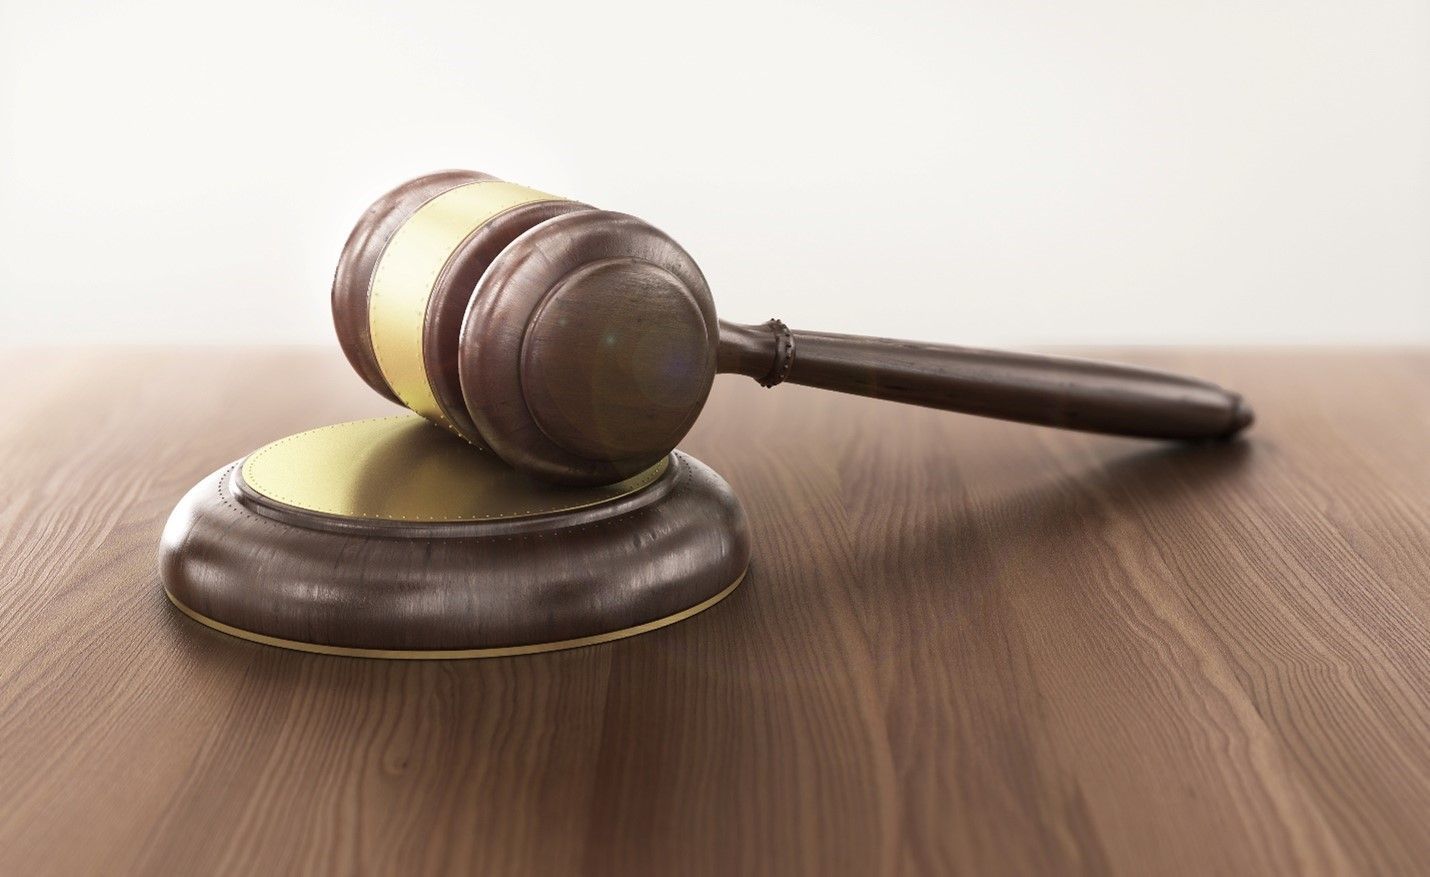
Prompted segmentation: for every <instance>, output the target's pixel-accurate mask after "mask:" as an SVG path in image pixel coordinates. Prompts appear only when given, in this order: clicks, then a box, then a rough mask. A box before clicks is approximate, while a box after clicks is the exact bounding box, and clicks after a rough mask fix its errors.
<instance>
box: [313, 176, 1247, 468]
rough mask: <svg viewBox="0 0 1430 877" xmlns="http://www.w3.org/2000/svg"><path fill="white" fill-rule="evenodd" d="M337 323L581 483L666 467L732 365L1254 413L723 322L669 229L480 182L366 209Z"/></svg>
mask: <svg viewBox="0 0 1430 877" xmlns="http://www.w3.org/2000/svg"><path fill="white" fill-rule="evenodd" d="M333 320H334V322H335V323H336V325H337V331H338V338H339V340H340V341H341V343H342V347H343V352H344V353H345V354H346V355H347V357H348V360H349V362H351V363H352V366H353V368H354V369H356V370H357V372H358V374H359V375H361V376H362V378H363V380H365V381H367V383H368V384H369V385H371V386H372V388H373V389H375V390H377V391H378V392H379V393H381V394H382V395H384V396H386V397H388V398H389V399H392V400H393V401H394V402H397V403H399V404H402V405H405V406H407V407H408V408H411V409H412V410H413V411H416V412H417V413H418V414H421V415H423V416H424V417H427V418H429V419H430V420H432V421H434V422H436V423H438V424H440V425H441V426H443V427H446V428H447V429H449V430H451V431H452V432H454V433H456V434H457V435H460V436H461V437H462V438H465V439H466V440H467V441H469V442H471V443H472V444H474V445H478V446H480V447H485V448H489V449H490V450H491V451H493V452H494V453H496V454H497V455H498V456H499V457H501V458H502V459H503V460H505V461H506V462H507V463H509V464H511V465H512V466H515V467H518V468H520V469H523V470H525V471H528V472H531V473H533V474H535V475H538V476H540V477H542V478H545V479H548V480H551V481H555V482H560V483H568V484H597V483H606V482H612V481H616V480H619V479H621V478H625V477H627V476H630V475H633V474H635V473H637V472H639V471H641V470H643V469H646V468H647V467H649V466H651V465H653V464H654V463H656V462H658V461H659V460H660V459H661V458H662V457H663V456H664V455H666V454H668V453H669V452H670V451H671V449H673V448H674V447H675V445H676V444H677V443H678V442H679V441H680V440H681V438H683V437H684V436H685V433H686V432H687V431H688V430H689V429H690V427H691V426H692V425H693V424H694V423H695V418H696V417H697V416H698V415H699V413H700V409H701V407H702V406H703V405H704V404H705V398H706V396H708V395H709V393H710V386H711V384H712V382H713V381H714V378H715V374H716V373H717V372H726V373H734V374H742V375H748V376H749V377H752V378H754V379H755V380H757V381H759V382H760V383H761V384H762V385H764V386H766V387H773V386H775V385H777V384H780V383H784V382H789V383H795V384H804V385H807V386H812V387H822V388H824V389H827V390H837V391H839V392H843V393H856V394H858V395H862V396H872V397H875V398H879V399H889V400H892V401H895V402H907V403H910V404H914V405H925V406H928V407H932V408H943V409H946V410H949V411H962V412H966V413H969V414H978V415H982V416H985V417H997V418H1002V419H1004V420H1017V421H1022V422H1024V423H1037V424H1044V425H1047V426H1057V427H1062V428H1065V429H1076V430H1084V431H1088V432H1100V433H1111V434H1116V435H1127V436H1141V437H1146V438H1161V439H1182V440H1199V439H1225V438H1230V437H1231V436H1234V435H1236V434H1237V433H1238V432H1240V431H1241V430H1242V429H1244V428H1246V426H1247V425H1249V424H1250V423H1251V421H1252V413H1251V409H1250V408H1249V407H1248V406H1247V405H1246V403H1245V402H1244V401H1243V400H1242V398H1241V397H1240V396H1239V395H1237V394H1236V393H1232V392H1228V391H1227V390H1224V389H1222V388H1221V387H1218V386H1216V385H1214V384H1210V383H1207V382H1204V381H1199V380H1195V379H1192V378H1187V377H1182V376H1180V375H1174V374H1168V373H1165V372H1159V371H1152V370H1149V369H1142V368H1134V367H1130V366H1123V365H1113V364H1109V363H1101V362H1092V361H1086V360H1078V359H1069V358H1065V357H1054V356H1033V355H1029V354H1023V353H1008V352H1001V351H992V350H975V349H971V348H964V347H952V346H945V345H938V344H925V343H920V342H913V341H893V340H889V339H884V338H861V337H858V336H853V335H836V334H831V333H825V332H793V331H791V330H790V329H789V328H788V327H786V326H785V325H784V323H782V322H780V321H779V320H770V321H769V322H767V323H764V324H761V325H753V326H746V325H739V324H735V323H729V322H726V321H724V320H717V318H716V316H715V304H714V301H713V300H712V298H711V295H710V288H709V287H708V286H707V285H706V282H705V278H704V276H703V275H702V274H701V273H700V269H699V268H698V267H697V266H696V264H695V261H694V260H693V259H691V258H690V255H689V254H687V253H686V252H685V250H683V249H681V247H680V246H679V245H678V244H676V243H675V241H673V240H671V238H669V237H668V236H666V235H665V234H664V233H663V232H661V231H660V230H658V229H656V228H655V227H654V226H651V225H649V224H647V223H645V222H643V221H641V220H640V219H637V218H635V217H633V216H627V215H625V214H622V213H613V212H611V211H607V210H597V209H595V208H593V207H590V206H588V205H585V204H581V203H579V202H576V201H570V200H566V199H563V198H558V197H556V196H553V195H547V194H544V193H542V192H537V191H535V190H532V189H527V188H525V187H522V186H518V185H515V184H513V183H508V182H505V181H502V180H498V179H496V178H495V177H492V176H489V175H487V174H481V173H476V172H472V171H445V172H441V173H435V174H429V175H427V176H423V177H419V178H417V179H415V180H412V181H410V182H408V183H405V184H403V185H402V186H399V187H398V188H396V189H393V190H392V191H391V192H388V193H387V194H386V195H384V196H382V197H381V198H379V199H378V200H377V202H376V203H375V204H373V205H372V207H370V208H369V209H368V211H367V212H366V213H365V214H364V215H363V217H362V219H360V220H359V221H358V224H357V226H356V227H355V228H354V229H353V232H352V235H351V236H350V237H349V238H348V241H347V244H346V245H345V246H344V248H343V253H342V256H341V258H340V260H339V262H338V269H337V274H336V276H335V278H334V280H333Z"/></svg>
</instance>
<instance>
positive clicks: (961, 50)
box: [0, 0, 1430, 343]
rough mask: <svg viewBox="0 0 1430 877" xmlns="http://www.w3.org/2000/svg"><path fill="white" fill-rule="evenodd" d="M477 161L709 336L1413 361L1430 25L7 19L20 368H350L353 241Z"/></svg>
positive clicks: (750, 13) (554, 5) (624, 17)
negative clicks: (118, 345) (57, 354)
mask: <svg viewBox="0 0 1430 877" xmlns="http://www.w3.org/2000/svg"><path fill="white" fill-rule="evenodd" d="M444 167H472V168H476V169H480V170H485V171H488V172H491V173H495V174H497V175H499V176H503V177H506V178H508V179H512V180H515V181H518V182H523V183H526V184H528V185H532V186H535V187H537V188H542V189H546V190H549V191H555V192H559V193H563V194H568V195H571V196H573V197H576V198H579V199H582V200H586V201H590V202H593V203H595V204H598V205H600V206H603V207H608V208H611V209H616V210H623V211H627V212H632V213H636V214H638V215H640V216H643V217H645V218H646V219H648V220H650V221H652V222H653V223H655V224H656V225H658V226H661V227H662V228H664V229H665V230H666V231H668V232H670V233H671V234H673V235H674V236H675V237H676V239H677V240H679V241H681V242H682V243H683V244H684V245H685V246H686V248H688V249H689V250H690V251H691V252H692V253H693V254H694V255H695V257H696V259H697V260H698V261H699V262H700V263H701V265H702V267H703V268H704V270H705V272H706V274H707V276H708V277H709V278H710V281H711V284H712V286H713V287H714V289H715V292H716V299H717V302H718V303H719V307H720V311H721V314H722V316H725V317H728V318H731V319H739V320H746V321H760V320H764V319H766V318H767V317H770V316H774V315H778V316H780V317H782V318H784V319H785V320H786V321H787V322H789V323H790V324H791V325H795V326H803V327H806V328H822V329H831V330H846V331H864V332H870V333H878V334H886V335H895V336H905V337H913V338H924V339H941V340H948V341H964V342H973V343H991V342H1013V343H1042V342H1064V341H1065V342H1086V341H1113V342H1147V343H1162V342H1226V343H1239V342H1337V343H1341V342H1344V343H1360V342H1405V341H1420V342H1423V341H1427V340H1430V3H1427V2H1425V0H1344V2H1317V0H1288V2H1276V3H1272V2H1260V3H1242V2H1192V0H1186V2H1176V0H1163V2H1150V3H1149V2H1143V0H1128V2H1115V0H1080V2H1074V3H1055V2H1029V0H988V2H980V3H967V2H958V3H952V2H941V0H922V2H914V3H875V2H868V0H866V2H859V3H839V4H835V3H809V4H801V5H780V4H774V3H766V2H745V0H737V2H725V3H718V4H713V5H710V6H706V7H702V8H696V7H694V6H691V5H689V4H686V3H681V2H677V0H667V2H653V3H644V4H631V3H622V2H590V0H587V2H570V0H556V2H522V0H505V2H501V3H494V2H472V0H467V2H451V3H447V2H439V0H409V2H405V3H399V2H393V3H388V4H379V3H373V2H359V3H331V4H318V3H282V2H278V3H274V2H266V0H261V2H242V3H230V4H196V3H187V2H182V3H181V2H166V3H137V2H123V0H121V2H108V3H84V4H81V3H57V2H34V0H0V341H10V342H17V341H18V342H88V341H92V340H98V339H106V340H110V339H117V340H126V341H127V340H133V341H184V342H210V341H234V340H243V341H261V342H268V341H273V342H278V341H282V342H289V341H316V342H320V343H331V339H332V332H331V328H330V325H329V322H328V314H327V288H328V283H329V279H330V273H331V270H332V266H333V261H334V258H335V257H336V255H337V252H338V249H339V247H340V246H341V244H342V241H343V239H344V237H345V236H346V234H347V231H348V228H349V227H350V225H351V223H352V221H353V220H355V219H356V218H357V216H358V215H359V214H360V213H361V211H362V210H363V209H364V208H365V207H366V205H367V203H368V202H369V201H370V200H371V199H372V198H373V197H375V196H376V195H377V194H379V193H380V192H381V191H383V190H384V189H386V188H388V187H389V186H392V185H394V184H396V183H398V182H400V181H401V180H403V179H405V178H407V177H409V176H413V175H415V174H418V173H421V172H424V171H428V170H433V169H438V168H444Z"/></svg>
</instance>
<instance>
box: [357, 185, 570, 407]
mask: <svg viewBox="0 0 1430 877" xmlns="http://www.w3.org/2000/svg"><path fill="white" fill-rule="evenodd" d="M556 200H560V199H558V198H557V197H556V196H555V195H548V194H546V193H545V192H538V191H536V190H535V189H528V188H526V187H525V186H518V185H516V184H515V183H507V182H504V181H501V180H478V181H477V182H473V183H467V184H465V185H462V186H458V187H456V188H454V189H449V190H447V191H446V192H443V193H442V194H440V195H438V196H436V197H435V198H433V199H432V200H430V201H428V202H427V203H426V204H423V205H422V206H421V207H419V208H417V211H416V212H415V213H413V214H412V215H411V216H410V217H408V219H407V221H406V222H404V223H403V224H402V226H401V227H400V228H399V229H398V230H397V232H396V233H395V234H394V235H393V236H392V240H390V241H389V242H388V244H387V249H385V250H384V251H383V253H382V258H381V259H379V260H378V263H377V268H376V270H375V271H373V275H372V286H371V288H370V289H369V292H368V304H367V308H368V311H367V315H368V327H369V330H370V331H371V335H372V349H373V353H374V354H375V355H376V357H377V364H378V368H380V369H381V370H382V375H383V377H384V378H386V379H387V384H388V386H390V387H391V388H392V391H393V392H394V393H396V394H397V397H398V398H399V399H401V400H402V404H404V405H406V406H407V407H408V408H411V409H412V410H413V411H416V412H417V413H418V414H421V415H422V416H423V417H426V418H427V419H428V420H431V421H434V422H436V423H438V424H441V425H442V426H445V427H446V428H447V429H450V430H452V431H453V432H458V430H457V428H456V426H455V425H453V423H452V421H451V419H450V418H449V417H448V416H447V413H446V412H445V411H443V410H442V405H441V403H439V402H438V401H437V395H436V393H435V392H434V391H433V389H432V384H431V381H429V380H428V377H427V363H426V361H425V357H424V355H423V343H422V333H423V330H424V327H425V326H426V324H427V308H428V303H429V302H430V301H431V299H432V294H433V292H434V290H435V287H436V284H437V280H438V278H439V277H441V275H442V269H443V268H444V267H446V265H447V263H448V261H450V260H451V258H452V256H453V254H454V253H456V251H457V249H458V248H459V247H460V246H461V245H462V242H463V241H465V240H466V239H467V238H468V237H470V236H471V235H472V233H473V232H475V231H476V230H477V229H479V228H481V227H482V226H483V225H484V224H486V223H487V222H489V221H490V220H492V219H493V218H494V217H496V216H498V215H499V214H501V213H503V212H505V211H507V210H510V209H511V208H513V207H519V206H521V205H523V204H530V203H533V202H536V201H556Z"/></svg>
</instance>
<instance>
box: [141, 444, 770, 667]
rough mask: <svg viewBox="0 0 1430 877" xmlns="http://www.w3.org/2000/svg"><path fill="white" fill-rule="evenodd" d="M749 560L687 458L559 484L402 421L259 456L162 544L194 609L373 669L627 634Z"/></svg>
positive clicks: (221, 475)
mask: <svg viewBox="0 0 1430 877" xmlns="http://www.w3.org/2000/svg"><path fill="white" fill-rule="evenodd" d="M398 463H400V464H401V465H400V466H399V465H397V464H398ZM401 471H406V472H409V473H411V474H410V476H395V475H394V473H396V472H401ZM748 562H749V536H748V533H747V530H746V524H745V516H744V512H743V511H742V510H741V508H740V505H739V503H738V501H737V500H736V499H735V497H734V495H733V494H732V493H731V491H730V489H729V486H728V485H726V484H725V482H724V481H723V480H722V479H721V478H720V477H719V476H718V475H716V474H715V473H714V472H712V471H711V470H710V469H709V468H708V467H706V466H705V465H703V464H702V463H700V462H699V461H698V460H695V459H694V458H692V457H689V456H687V455H685V454H681V453H674V454H671V455H670V457H669V458H668V459H667V460H664V461H662V462H661V463H660V464H658V465H657V466H655V467H652V469H651V470H649V471H648V472H646V473H642V474H641V475H639V476H636V477H634V478H632V479H628V480H627V481H626V482H621V483H620V484H619V485H613V486H612V487H611V488H579V489H570V488H556V487H552V486H550V485H544V484H541V483H540V482H536V481H534V480H531V481H528V479H527V478H526V476H521V475H519V474H514V473H512V470H510V468H509V467H506V466H505V465H504V464H501V463H500V461H497V460H495V458H493V457H491V456H490V455H484V454H483V453H482V452H481V451H478V450H476V449H473V448H471V447H469V446H466V445H464V444H462V443H461V442H460V441H459V440H457V439H455V438H453V437H452V436H449V435H447V434H445V433H443V432H442V431H441V430H439V429H437V428H435V427H432V426H430V425H427V424H425V423H424V422H422V421H421V420H420V419H418V418H416V417H402V418H383V419H379V420H371V421H357V422H353V423H348V424H339V425H336V426H334V427H326V428H324V429H323V430H313V431H310V432H307V433H300V434H298V435H295V436H290V437H289V438H287V439H284V440H282V441H279V442H275V443H273V444H271V445H268V446H267V447H265V448H262V449H259V450H258V451H255V452H254V453H253V454H250V455H249V456H248V457H246V458H244V460H241V461H238V462H236V463H234V464H231V465H229V466H227V467H225V468H223V469H221V470H219V471H218V472H215V473H213V474H211V475H210V476H208V477H207V478H205V479H204V480H203V481H201V482H199V484H197V485H196V486H195V487H194V488H193V489H192V490H190V491H189V493H188V495H187V496H185V497H184V499H183V500H182V501H181V502H180V503H179V505H178V507H177V508H175V509H174V512H173V514H172V516H171V517H170V519H169V523H168V525H167V527H166V528H165V531H164V537H163V540H162V545H161V547H160V568H161V571H162V576H163V581H164V589H165V592H166V594H167V595H168V597H169V599H170V600H171V601H172V602H173V603H174V604H175V605H176V606H177V607H178V608H179V609H180V610H182V611H183V612H184V614H186V615H188V616H189V617H191V618H193V619H195V620H197V621H200V622H202V623H204V624H207V625H208V626H210V627H212V628H215V629H217V630H220V631H223V632H224V633H228V634H232V635H235V636H240V637H243V638H245V639H250V640H254V641H257V642H261V643H266V644H268V645H275V646H283V647H287V648H293V649H301V650H303V651H310V652H323V653H328V654H339V655H355V656H363V657H378V658H439V659H441V658H471V657H494V656H503V655H513V654H521V653H526V652H541V651H550V650H553V649H562V648H571V647H575V646H583V645H591V644H594V643H599V642H605V641H608V640H613V639H619V638H621V637H627V636H633V635H635V634H639V633H644V632H646V631H650V630H654V629H656V628H659V627H663V626H665V625H668V624H672V623H674V622H677V621H680V620H682V619H685V618H689V617H690V616H692V615H695V614H696V613H698V612H700V611H702V610H704V609H706V608H709V607H710V606H712V605H714V604H715V603H717V602H719V600H720V599H721V598H723V597H725V596H726V595H727V594H729V593H730V592H731V591H733V590H734V588H735V587H736V585H738V584H739V582H740V580H741V579H742V578H743V576H744V572H745V568H746V566H747V564H748Z"/></svg>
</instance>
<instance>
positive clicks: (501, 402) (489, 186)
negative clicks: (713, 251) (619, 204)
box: [333, 171, 718, 484]
mask: <svg viewBox="0 0 1430 877" xmlns="http://www.w3.org/2000/svg"><path fill="white" fill-rule="evenodd" d="M333 320H334V323H335V324H336V326H337V331H338V339H339V341H340V342H341V343H342V347H343V352H344V353H345V354H346V355H347V357H348V361H349V362H351V363H352V366H353V368H354V369H356V370H357V372H358V374H359V375H361V376H362V378H363V380H365V381H366V382H367V383H368V384H369V385H370V386H372V388H373V389H375V390H377V391H378V392H379V393H381V394H383V395H384V396H386V397H388V398H389V399H392V400H393V401H395V402H398V403H399V404H402V405H406V406H407V407H408V408H411V409H412V410H413V411H416V412H417V413H419V414H421V415H423V416H424V417H427V418H428V419H430V420H432V421H434V422H435V423H437V424H439V425H441V426H443V427H445V428H447V429H449V430H451V431H452V432H454V433H456V434H457V435H459V436H461V437H462V438H465V439H466V440H467V441H469V442H471V443H472V444H474V445H477V446H479V447H483V448H487V449H489V450H490V451H491V452H493V453H495V454H497V455H498V456H499V457H501V458H502V459H503V460H505V461H506V462H508V463H510V464H511V465H513V466H515V467H517V468H520V469H523V470H525V471H528V472H530V473H532V474H535V475H537V476H540V477H542V478H545V479H547V480H551V481H557V482H562V483H572V484H596V483H606V482H612V481H618V480H620V479H622V478H625V477H628V476H630V475H633V474H635V473H637V472H640V471H642V470H643V469H646V468H648V467H649V466H651V465H654V464H655V463H657V462H659V460H660V459H661V458H662V457H663V456H664V455H665V454H667V453H669V452H670V450H671V449H672V448H674V447H675V445H676V444H677V443H678V442H679V441H680V439H681V438H682V437H683V436H684V435H685V433H686V432H687V431H688V430H689V429H690V427H691V425H692V424H693V423H694V422H695V418H696V417H697V416H698V415H699V413H700V408H701V406H702V405H704V403H705V398H706V396H707V395H708V394H709V392H710V385H711V383H712V381H713V380H714V376H715V355H716V344H717V337H718V325H717V322H716V317H715V306H714V302H713V301H712V299H711V297H710V289H709V287H708V286H707V285H706V283H705V278H704V276H702V275H701V273H700V269H699V268H698V267H696V265H695V262H694V260H692V259H691V258H690V256H689V254H687V253H686V252H685V251H684V250H683V249H681V248H680V246H679V245H678V244H676V243H675V241H673V240H671V239H670V238H669V237H668V236H666V235H665V234H664V233H662V232H661V231H659V230H658V229H656V228H654V227H652V226H650V225H648V224H647V223H645V222H642V221H641V220H639V219H636V218H635V217H633V216H627V215H625V214H621V213H612V212H610V211H606V210H597V209H594V208H592V207H589V206H587V205H585V204H580V203H577V202H575V201H569V200H566V199H562V198H558V197H555V196H552V195H547V194H544V193H542V192H537V191H535V190H532V189H527V188H525V187H522V186H518V185H515V184H513V183H508V182H505V181H502V180H498V179H496V178H495V177H491V176H488V175H486V174H480V173H475V172H471V171H446V172H442V173H436V174H429V175H427V176H424V177H419V178H417V179H415V180H412V181H410V182H408V183H405V184H404V185H402V186H399V187H398V188H396V189H393V190H392V191H391V192H389V193H387V194H386V195H384V196H383V197H381V198H379V199H378V200H377V202H376V203H375V204H373V205H372V207H370V208H369V209H368V211H367V212H366V213H365V214H364V215H363V217H362V219H361V220H359V221H358V224H357V226H356V227H355V228H354V229H353V232H352V235H351V236H350V237H349V238H348V241H347V244H346V245H345V246H344V248H343V253H342V256H341V258H340V259H339V262H338V270H337V274H336V276H335V277H334V280H333Z"/></svg>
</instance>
